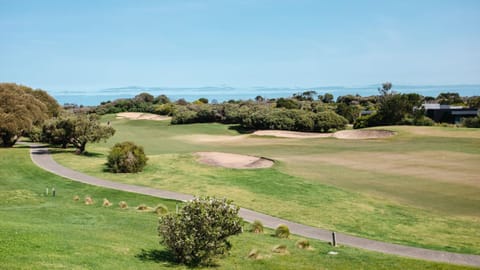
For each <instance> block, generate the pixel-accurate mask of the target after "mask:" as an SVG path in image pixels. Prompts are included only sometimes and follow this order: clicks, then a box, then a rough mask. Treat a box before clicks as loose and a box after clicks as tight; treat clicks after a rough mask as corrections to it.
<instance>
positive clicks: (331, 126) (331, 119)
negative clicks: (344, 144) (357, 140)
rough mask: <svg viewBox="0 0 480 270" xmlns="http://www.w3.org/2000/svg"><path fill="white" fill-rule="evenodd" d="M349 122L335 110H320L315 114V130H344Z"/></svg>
mask: <svg viewBox="0 0 480 270" xmlns="http://www.w3.org/2000/svg"><path fill="white" fill-rule="evenodd" d="M347 124H348V120H347V119H345V117H343V116H340V115H338V114H336V113H335V112H333V111H324V112H319V113H317V115H316V116H315V131H319V132H329V131H332V130H342V129H345V126H346V125H347Z"/></svg>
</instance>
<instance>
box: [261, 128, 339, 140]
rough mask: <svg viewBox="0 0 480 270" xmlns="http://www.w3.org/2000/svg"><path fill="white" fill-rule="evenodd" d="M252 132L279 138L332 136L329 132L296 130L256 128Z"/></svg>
mask: <svg viewBox="0 0 480 270" xmlns="http://www.w3.org/2000/svg"><path fill="white" fill-rule="evenodd" d="M253 134H254V135H258V136H273V137H281V138H325V137H330V136H332V134H331V133H315V132H298V131H287V130H257V131H255V132H254V133H253Z"/></svg>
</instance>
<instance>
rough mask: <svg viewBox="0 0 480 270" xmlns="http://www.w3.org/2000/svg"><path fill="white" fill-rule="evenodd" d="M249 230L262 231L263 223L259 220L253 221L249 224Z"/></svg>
mask: <svg viewBox="0 0 480 270" xmlns="http://www.w3.org/2000/svg"><path fill="white" fill-rule="evenodd" d="M250 231H251V232H253V233H263V224H262V222H261V221H260V220H255V221H253V223H252V225H251V226H250Z"/></svg>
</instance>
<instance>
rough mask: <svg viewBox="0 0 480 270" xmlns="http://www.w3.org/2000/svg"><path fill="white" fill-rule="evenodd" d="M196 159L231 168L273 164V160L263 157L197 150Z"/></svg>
mask: <svg viewBox="0 0 480 270" xmlns="http://www.w3.org/2000/svg"><path fill="white" fill-rule="evenodd" d="M196 155H197V156H198V157H199V158H198V161H200V162H201V163H204V164H208V165H212V166H219V167H225V168H232V169H258V168H269V167H272V166H273V161H272V160H270V159H266V158H263V157H254V156H247V155H239V154H231V153H221V152H198V153H196Z"/></svg>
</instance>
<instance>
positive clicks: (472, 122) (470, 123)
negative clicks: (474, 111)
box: [462, 116, 480, 128]
mask: <svg viewBox="0 0 480 270" xmlns="http://www.w3.org/2000/svg"><path fill="white" fill-rule="evenodd" d="M462 125H463V126H464V127H467V128H480V116H477V117H472V118H463V119H462Z"/></svg>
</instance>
